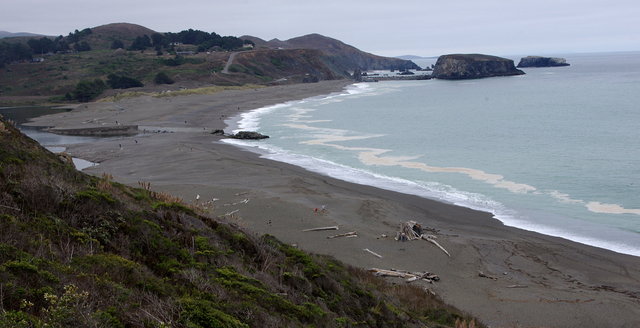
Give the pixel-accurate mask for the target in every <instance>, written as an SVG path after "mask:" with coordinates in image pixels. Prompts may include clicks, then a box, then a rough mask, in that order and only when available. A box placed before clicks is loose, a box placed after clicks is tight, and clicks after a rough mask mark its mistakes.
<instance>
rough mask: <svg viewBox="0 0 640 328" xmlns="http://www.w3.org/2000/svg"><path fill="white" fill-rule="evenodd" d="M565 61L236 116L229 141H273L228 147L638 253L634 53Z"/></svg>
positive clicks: (639, 89) (355, 88) (638, 85)
mask: <svg viewBox="0 0 640 328" xmlns="http://www.w3.org/2000/svg"><path fill="white" fill-rule="evenodd" d="M562 57H565V58H566V59H567V61H568V62H569V63H570V64H571V66H567V67H550V68H525V69H523V70H524V71H525V72H526V75H521V76H513V77H494V78H486V79H478V80H460V81H446V80H437V79H433V80H421V81H385V82H378V83H373V82H371V83H357V84H354V85H351V86H349V87H348V88H346V89H345V91H344V92H341V93H336V94H331V95H329V96H321V97H315V98H308V99H305V100H301V101H293V102H287V103H283V104H279V105H274V106H269V107H264V108H260V109H257V110H254V111H251V112H248V113H244V114H242V115H241V116H240V117H238V118H236V120H235V123H234V124H235V126H236V128H237V129H238V130H256V131H258V132H260V133H263V134H266V135H269V136H270V138H269V139H267V140H265V141H260V142H257V143H256V142H246V141H238V140H229V141H228V142H230V143H234V144H238V145H244V146H249V147H251V148H253V149H254V150H256V151H259V152H261V153H262V154H263V155H262V156H264V157H266V158H269V159H274V160H278V161H283V162H288V163H292V164H295V165H299V166H302V167H304V168H306V169H308V170H311V171H315V172H319V173H322V174H325V175H329V176H332V177H336V178H340V179H343V180H347V181H350V182H356V183H361V184H366V185H372V186H376V187H381V188H385V189H390V190H394V191H400V192H403V193H408V194H414V195H419V196H422V197H426V198H432V199H437V200H442V201H445V202H449V203H454V204H457V205H462V206H465V207H469V208H473V209H478V210H483V211H488V212H491V213H493V215H494V217H495V218H497V219H498V220H500V221H502V222H503V223H504V224H506V225H509V226H514V227H518V228H522V229H526V230H531V231H536V232H540V233H543V234H547V235H552V236H559V237H563V238H566V239H570V240H573V241H577V242H580V243H584V244H588V245H592V246H597V247H601V248H605V249H610V250H613V251H616V252H620V253H625V254H631V255H636V256H640V238H639V237H640V145H639V142H640V111H639V110H638V104H640V53H637V52H625V53H592V54H572V55H562ZM512 59H514V60H515V61H516V62H517V59H518V58H516V57H514V58H512ZM431 61H433V62H435V59H432V60H431ZM416 62H417V63H418V64H419V65H421V66H426V65H429V60H424V62H420V60H416Z"/></svg>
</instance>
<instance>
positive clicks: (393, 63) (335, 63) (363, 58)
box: [240, 34, 420, 72]
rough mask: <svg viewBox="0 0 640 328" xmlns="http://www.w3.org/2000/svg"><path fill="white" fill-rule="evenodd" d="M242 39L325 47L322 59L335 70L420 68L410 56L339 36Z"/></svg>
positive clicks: (261, 45)
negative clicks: (382, 52)
mask: <svg viewBox="0 0 640 328" xmlns="http://www.w3.org/2000/svg"><path fill="white" fill-rule="evenodd" d="M240 38H241V39H245V40H251V41H252V42H254V43H255V45H256V48H270V49H314V50H319V51H322V53H323V56H322V58H323V60H324V61H325V63H326V64H327V65H328V66H329V67H331V68H332V69H333V70H334V71H336V72H344V71H354V70H356V69H361V70H363V71H366V70H374V69H398V70H402V69H417V68H420V67H419V66H418V65H416V64H415V63H414V62H412V61H410V60H404V59H400V58H390V57H382V56H377V55H374V54H370V53H368V52H364V51H361V50H359V49H357V48H356V47H353V46H351V45H348V44H346V43H344V42H342V41H340V40H336V39H332V38H329V37H326V36H323V35H320V34H308V35H304V36H301V37H297V38H292V39H289V40H286V41H281V40H278V39H273V40H271V41H264V40H262V39H260V38H257V37H253V36H247V35H245V36H242V37H240Z"/></svg>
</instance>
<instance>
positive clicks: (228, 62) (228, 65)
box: [222, 52, 238, 74]
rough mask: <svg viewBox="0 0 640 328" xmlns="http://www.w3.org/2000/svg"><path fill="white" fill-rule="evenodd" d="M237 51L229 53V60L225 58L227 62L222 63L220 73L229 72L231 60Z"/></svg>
mask: <svg viewBox="0 0 640 328" xmlns="http://www.w3.org/2000/svg"><path fill="white" fill-rule="evenodd" d="M237 54H238V53H237V52H232V53H231V55H229V60H227V64H226V65H224V69H223V70H222V74H229V67H231V65H232V64H233V60H234V59H235V58H236V55H237Z"/></svg>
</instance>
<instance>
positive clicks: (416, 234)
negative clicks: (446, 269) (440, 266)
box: [395, 221, 451, 257]
mask: <svg viewBox="0 0 640 328" xmlns="http://www.w3.org/2000/svg"><path fill="white" fill-rule="evenodd" d="M437 238H438V237H436V236H434V235H427V234H424V233H423V230H422V226H421V225H420V224H419V223H418V222H416V221H407V222H404V223H401V224H400V231H398V233H397V234H396V238H395V239H396V240H398V241H409V240H415V239H423V240H426V241H428V242H430V243H432V244H434V245H436V246H437V247H438V248H440V249H441V250H442V251H443V252H444V253H445V254H447V256H449V257H451V254H449V252H448V251H447V250H446V249H444V247H442V245H440V244H439V243H438V242H437V241H436V239H437Z"/></svg>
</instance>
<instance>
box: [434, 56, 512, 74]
mask: <svg viewBox="0 0 640 328" xmlns="http://www.w3.org/2000/svg"><path fill="white" fill-rule="evenodd" d="M522 74H524V72H523V71H521V70H519V69H517V68H516V67H515V65H514V63H513V60H511V59H507V58H502V57H496V56H489V55H481V54H453V55H443V56H440V57H439V58H438V61H437V62H436V65H435V67H434V69H433V77H435V78H438V79H445V80H463V79H479V78H483V77H492V76H510V75H522Z"/></svg>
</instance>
